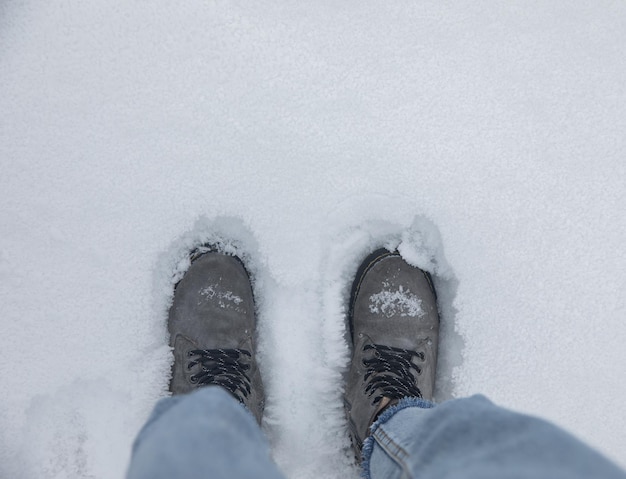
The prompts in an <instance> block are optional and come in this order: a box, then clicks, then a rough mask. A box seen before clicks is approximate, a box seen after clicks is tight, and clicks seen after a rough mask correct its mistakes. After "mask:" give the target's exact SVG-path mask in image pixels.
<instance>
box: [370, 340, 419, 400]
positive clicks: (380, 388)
mask: <svg viewBox="0 0 626 479" xmlns="http://www.w3.org/2000/svg"><path fill="white" fill-rule="evenodd" d="M363 350H364V351H368V350H374V356H373V357H372V358H370V359H364V360H363V365H364V366H365V367H366V368H367V370H366V372H365V378H364V379H365V381H366V382H367V381H368V379H369V380H370V382H369V383H368V384H367V386H366V388H365V392H366V393H368V395H369V396H370V397H371V396H372V395H374V393H377V395H376V396H375V397H374V400H373V402H372V404H373V405H376V404H378V403H379V402H380V401H381V399H382V398H383V397H387V398H390V399H402V398H403V397H406V396H411V397H418V398H421V397H422V392H421V391H420V390H419V388H418V387H417V385H416V378H415V376H414V374H413V372H412V371H411V370H415V371H416V372H417V374H420V373H421V372H422V370H421V368H420V367H419V366H418V365H416V364H414V363H413V362H412V360H413V358H414V357H416V358H419V359H420V360H422V361H423V360H424V353H423V352H417V351H411V350H409V349H401V348H394V347H391V346H383V345H380V344H368V345H366V346H365V347H364V348H363Z"/></svg>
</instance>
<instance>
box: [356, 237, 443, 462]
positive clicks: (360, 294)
mask: <svg viewBox="0 0 626 479" xmlns="http://www.w3.org/2000/svg"><path fill="white" fill-rule="evenodd" d="M348 324H349V328H350V337H351V339H352V363H351V366H350V371H349V374H348V382H347V387H346V393H345V398H344V405H345V409H346V415H347V417H348V424H349V428H350V436H351V439H352V445H353V447H354V450H355V455H356V458H357V461H358V462H359V463H360V462H361V461H362V457H361V449H362V447H363V441H364V440H365V438H366V437H367V436H368V434H369V428H370V426H371V425H372V424H373V423H374V421H375V420H376V418H377V417H378V416H379V415H380V413H381V412H382V411H383V410H384V409H385V408H387V407H389V406H392V405H394V404H397V403H398V402H399V400H400V399H402V398H404V397H416V398H423V399H427V400H430V399H432V396H433V389H434V384H435V368H436V363H437V341H438V338H439V313H438V310H437V297H436V294H435V288H434V286H433V282H432V280H431V277H430V275H429V274H428V273H426V272H424V271H422V270H421V269H419V268H415V267H413V266H411V265H409V264H408V263H406V262H405V261H404V260H403V259H402V258H401V257H400V254H399V253H397V252H389V251H387V250H386V249H380V250H378V251H375V252H374V253H372V254H371V255H369V256H368V257H367V258H366V259H365V261H364V262H363V263H362V264H361V266H360V268H359V270H358V271H357V274H356V277H355V280H354V283H353V286H352V294H351V298H350V305H349V311H348Z"/></svg>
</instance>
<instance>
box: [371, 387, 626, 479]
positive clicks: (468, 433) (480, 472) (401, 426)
mask: <svg viewBox="0 0 626 479" xmlns="http://www.w3.org/2000/svg"><path fill="white" fill-rule="evenodd" d="M363 456H364V462H363V472H364V475H365V477H367V478H370V477H371V478H373V479H378V478H385V479H396V478H420V479H430V478H432V479H435V478H437V479H441V478H448V479H452V478H463V479H503V478H519V479H541V478H545V479H583V478H584V479H589V478H592V477H593V478H616V479H617V478H619V479H626V473H625V472H624V471H622V470H620V469H619V468H618V467H617V466H616V465H614V464H613V463H611V462H610V461H609V460H608V459H606V458H604V457H603V456H601V455H600V454H599V453H597V452H596V451H594V450H593V449H591V448H590V447H588V446H586V445H585V444H583V443H582V442H580V441H579V440H577V439H575V438H574V437H573V436H571V435H570V434H568V433H566V432H565V431H563V430H562V429H559V428H558V427H556V426H554V425H552V424H550V423H548V422H546V421H543V420H541V419H538V418H534V417H530V416H526V415H523V414H518V413H514V412H511V411H508V410H506V409H503V408H500V407H498V406H495V405H494V404H493V403H491V402H490V401H489V400H488V399H486V398H485V397H483V396H473V397H470V398H466V399H456V400H452V401H448V402H444V403H442V404H440V405H438V406H435V405H434V404H433V403H429V402H427V401H422V400H420V399H416V398H405V399H403V400H402V401H401V402H400V403H399V404H398V405H397V406H394V407H392V408H390V409H388V410H386V411H385V412H383V414H381V416H380V417H379V419H378V420H377V421H376V423H375V424H374V425H373V426H372V434H371V435H370V436H369V437H368V439H367V440H366V442H365V445H364V449H363Z"/></svg>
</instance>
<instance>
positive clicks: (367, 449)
mask: <svg viewBox="0 0 626 479" xmlns="http://www.w3.org/2000/svg"><path fill="white" fill-rule="evenodd" d="M435 406H436V404H435V403H434V402H432V401H427V400H426V399H422V398H418V397H404V398H402V399H400V401H399V402H398V404H395V405H393V406H390V407H388V408H387V409H385V410H384V411H383V412H382V413H381V414H380V416H378V418H377V419H376V421H374V424H372V425H371V426H370V434H369V436H367V437H366V438H365V441H363V450H362V452H361V455H362V457H363V462H362V463H361V475H362V477H364V478H365V479H371V477H370V458H371V457H372V452H373V451H374V444H375V443H376V441H375V440H374V432H375V431H376V429H378V428H379V427H380V426H381V425H382V424H385V423H386V422H387V421H389V420H390V419H391V418H392V417H393V416H394V415H395V414H396V413H397V412H399V411H402V410H403V409H406V408H409V407H418V408H421V409H430V408H433V407H435Z"/></svg>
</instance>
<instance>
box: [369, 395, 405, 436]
mask: <svg viewBox="0 0 626 479" xmlns="http://www.w3.org/2000/svg"><path fill="white" fill-rule="evenodd" d="M399 402H400V400H399V399H391V398H388V397H385V396H383V398H382V399H381V400H380V402H379V403H378V408H377V409H376V411H374V415H373V416H372V420H371V421H370V423H369V426H368V427H367V429H368V430H369V428H370V427H372V424H374V423H375V422H376V420H377V419H378V416H380V415H381V414H382V412H383V411H384V410H385V409H387V408H388V407H391V406H395V405H396V404H398V403H399Z"/></svg>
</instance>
